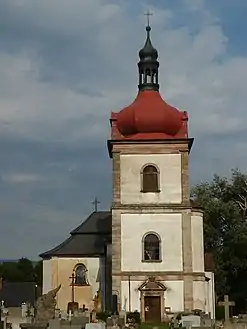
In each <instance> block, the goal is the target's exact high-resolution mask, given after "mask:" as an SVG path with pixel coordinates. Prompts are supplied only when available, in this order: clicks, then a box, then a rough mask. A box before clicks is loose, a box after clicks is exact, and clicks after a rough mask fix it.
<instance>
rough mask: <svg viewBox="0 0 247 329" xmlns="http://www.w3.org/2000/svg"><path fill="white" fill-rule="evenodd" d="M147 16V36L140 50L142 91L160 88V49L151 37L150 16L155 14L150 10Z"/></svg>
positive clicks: (140, 85) (140, 87)
mask: <svg viewBox="0 0 247 329" xmlns="http://www.w3.org/2000/svg"><path fill="white" fill-rule="evenodd" d="M144 15H145V16H147V23H148V24H147V26H146V31H147V38H146V42H145V45H144V47H143V48H142V49H141V50H140V51H139V57H140V61H139V63H138V67H139V85H138V88H139V90H140V91H143V90H147V89H148V90H155V91H158V90H159V84H158V67H159V62H158V61H157V58H158V51H157V50H156V49H155V48H154V47H153V45H152V42H151V38H150V31H151V27H150V21H149V17H150V16H151V15H153V14H152V13H150V11H149V10H148V11H147V12H146V13H145V14H144Z"/></svg>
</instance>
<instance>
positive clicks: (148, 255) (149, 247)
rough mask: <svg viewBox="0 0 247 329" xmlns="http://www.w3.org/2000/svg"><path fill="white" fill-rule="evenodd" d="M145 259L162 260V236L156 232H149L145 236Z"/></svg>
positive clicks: (149, 260)
mask: <svg viewBox="0 0 247 329" xmlns="http://www.w3.org/2000/svg"><path fill="white" fill-rule="evenodd" d="M143 261H147V262H152V261H154V262H155V261H161V255H160V238H159V236H158V235H157V234H155V233H149V234H147V235H145V236H144V238H143Z"/></svg>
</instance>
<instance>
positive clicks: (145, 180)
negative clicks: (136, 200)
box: [141, 165, 159, 192]
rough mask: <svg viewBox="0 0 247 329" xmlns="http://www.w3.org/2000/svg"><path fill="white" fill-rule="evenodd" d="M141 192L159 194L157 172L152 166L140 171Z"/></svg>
mask: <svg viewBox="0 0 247 329" xmlns="http://www.w3.org/2000/svg"><path fill="white" fill-rule="evenodd" d="M141 175H142V192H159V172H158V170H157V168H156V167H155V166H153V165H147V166H145V167H144V168H143V170H142V173H141Z"/></svg>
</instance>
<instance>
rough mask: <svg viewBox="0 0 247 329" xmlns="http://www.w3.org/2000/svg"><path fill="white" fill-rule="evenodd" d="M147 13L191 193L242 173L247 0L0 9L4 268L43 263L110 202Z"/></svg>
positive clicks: (36, 3) (4, 5)
mask: <svg viewBox="0 0 247 329" xmlns="http://www.w3.org/2000/svg"><path fill="white" fill-rule="evenodd" d="M147 9H150V10H151V11H152V12H153V13H154V15H153V16H152V18H151V25H152V41H153V44H154V45H155V47H156V48H157V49H158V51H159V60H160V65H161V68H160V83H161V93H162V95H163V97H164V98H165V99H166V100H167V101H168V102H169V103H170V104H172V105H174V106H176V107H179V108H180V109H182V110H187V111H188V112H189V116H190V135H191V136H192V137H195V144H194V147H193V150H192V154H191V182H192V183H193V184H194V183H196V182H199V181H201V180H207V179H210V178H211V177H212V175H213V174H214V173H219V174H224V175H225V174H226V175H227V174H228V173H229V170H230V169H231V168H233V167H239V168H240V169H241V170H242V171H243V172H245V171H247V168H246V167H247V165H246V162H247V144H246V138H247V111H246V104H247V85H246V78H247V41H246V40H247V39H246V33H245V32H246V30H247V21H246V15H247V1H246V0H235V1H232V0H166V1H165V0H146V1H145V0H0V40H1V42H0V108H1V111H0V175H1V176H0V183H1V185H0V186H1V187H0V222H1V226H0V250H1V254H0V258H16V257H21V256H27V257H32V258H34V259H35V258H37V255H38V254H39V253H41V252H43V251H46V250H47V249H49V248H51V247H52V246H54V245H56V244H57V243H59V242H60V241H62V240H63V239H64V238H66V237H67V235H68V232H69V231H70V230H71V229H73V228H74V227H75V226H77V225H78V224H79V223H80V222H81V221H82V220H83V218H84V217H85V216H86V215H87V214H89V213H90V212H91V210H92V204H91V201H92V200H93V198H94V196H95V195H97V196H98V198H99V199H100V201H101V204H100V207H101V209H107V208H108V207H109V205H110V202H111V161H110V159H109V158H108V153H107V148H106V140H107V138H108V136H109V131H110V130H109V122H108V119H109V116H110V112H111V111H118V110H120V109H121V108H122V107H124V106H125V105H128V103H130V102H131V101H132V100H133V99H134V97H135V95H136V91H137V65H136V63H137V61H138V51H139V49H140V48H141V47H142V46H143V44H144V40H145V20H146V17H145V16H144V15H143V13H144V12H145V11H146V10H147Z"/></svg>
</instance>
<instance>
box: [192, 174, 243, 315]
mask: <svg viewBox="0 0 247 329" xmlns="http://www.w3.org/2000/svg"><path fill="white" fill-rule="evenodd" d="M192 198H193V199H194V200H195V201H196V202H197V203H198V204H200V205H201V206H202V207H203V208H204V244H205V250H206V251H207V252H212V253H213V255H214V259H215V264H216V269H215V276H216V277H215V278H216V293H217V295H218V296H219V297H222V296H223V295H224V294H225V293H228V294H230V296H231V298H233V299H234V300H235V301H236V308H235V310H236V311H245V309H246V298H247V283H246V279H245V276H246V273H247V221H246V215H247V176H246V175H244V174H242V173H241V172H240V171H238V170H233V171H232V175H231V177H230V178H226V177H220V176H217V175H215V176H214V177H213V179H212V181H211V182H207V183H202V184H198V185H196V186H195V187H194V188H193V189H192Z"/></svg>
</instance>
